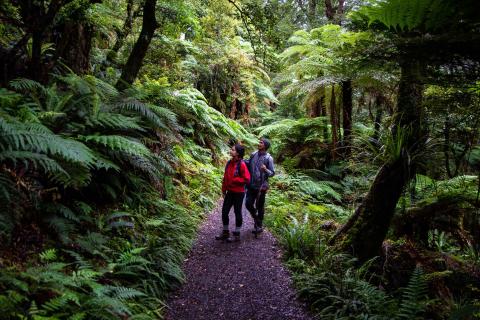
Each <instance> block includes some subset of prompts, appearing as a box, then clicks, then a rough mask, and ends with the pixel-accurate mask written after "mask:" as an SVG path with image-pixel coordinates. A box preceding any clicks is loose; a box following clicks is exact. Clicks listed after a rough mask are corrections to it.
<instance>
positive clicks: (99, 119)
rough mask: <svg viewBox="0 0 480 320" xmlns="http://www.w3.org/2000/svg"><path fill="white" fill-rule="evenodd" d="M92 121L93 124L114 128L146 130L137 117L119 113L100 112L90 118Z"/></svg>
mask: <svg viewBox="0 0 480 320" xmlns="http://www.w3.org/2000/svg"><path fill="white" fill-rule="evenodd" d="M90 123H91V125H92V126H100V127H103V128H108V129H112V130H136V131H140V132H142V131H146V130H145V129H144V128H142V127H141V126H140V125H139V124H138V119H137V118H133V117H128V116H124V115H122V114H118V113H107V112H99V113H98V115H97V116H95V117H93V118H92V119H90Z"/></svg>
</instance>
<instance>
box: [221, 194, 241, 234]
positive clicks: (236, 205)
mask: <svg viewBox="0 0 480 320" xmlns="http://www.w3.org/2000/svg"><path fill="white" fill-rule="evenodd" d="M244 195H245V192H230V191H227V195H226V196H225V199H223V207H222V223H223V225H224V226H228V223H229V219H228V214H229V213H230V209H231V208H232V206H233V211H234V212H235V226H236V227H237V228H239V227H241V226H242V222H243V219H242V204H243V196H244Z"/></svg>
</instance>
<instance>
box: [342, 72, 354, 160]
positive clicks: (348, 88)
mask: <svg viewBox="0 0 480 320" xmlns="http://www.w3.org/2000/svg"><path fill="white" fill-rule="evenodd" d="M352 100H353V97H352V81H351V80H345V81H342V104H343V110H342V112H343V123H342V124H343V143H342V145H343V148H344V155H345V157H348V156H349V155H350V152H351V147H352V141H351V140H352V106H353V102H352Z"/></svg>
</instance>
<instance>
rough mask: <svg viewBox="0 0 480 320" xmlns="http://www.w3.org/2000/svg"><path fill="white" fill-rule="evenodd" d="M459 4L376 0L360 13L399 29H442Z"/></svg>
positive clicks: (447, 0) (444, 0) (431, 0)
mask: <svg viewBox="0 0 480 320" xmlns="http://www.w3.org/2000/svg"><path fill="white" fill-rule="evenodd" d="M457 6H458V4H457V3H455V1H451V0H388V1H386V0H375V1H373V2H372V3H371V4H370V5H368V6H364V7H361V8H360V9H359V11H358V13H359V14H361V15H364V16H366V17H367V18H368V20H369V22H370V23H373V22H380V23H382V24H383V25H385V26H386V27H387V28H393V29H396V30H398V31H409V30H424V31H428V30H432V31H435V30H437V29H440V28H442V27H444V26H446V25H448V24H449V23H451V17H452V16H453V15H454V14H455V10H457V9H458V8H457Z"/></svg>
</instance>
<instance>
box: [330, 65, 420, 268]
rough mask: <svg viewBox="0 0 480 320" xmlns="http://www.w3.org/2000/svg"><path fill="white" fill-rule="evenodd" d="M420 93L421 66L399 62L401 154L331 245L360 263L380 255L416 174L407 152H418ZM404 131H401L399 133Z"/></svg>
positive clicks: (397, 119)
mask: <svg viewBox="0 0 480 320" xmlns="http://www.w3.org/2000/svg"><path fill="white" fill-rule="evenodd" d="M422 91H423V85H422V84H421V83H420V63H419V61H414V60H413V59H405V60H404V61H402V62H401V78H400V86H399V92H398V103H397V114H396V117H395V118H394V123H395V124H396V126H397V127H396V128H394V130H392V135H394V136H396V138H395V139H394V141H395V140H397V139H401V138H400V136H401V135H400V133H403V134H406V137H405V138H404V139H403V140H402V141H403V148H402V152H401V153H400V154H399V155H398V156H397V157H393V156H392V157H391V160H390V161H389V162H387V163H386V164H384V165H383V166H382V167H381V168H380V170H379V172H378V173H377V176H376V177H375V181H374V182H373V184H372V186H371V187H370V190H369V192H368V194H367V196H366V197H365V199H364V200H363V202H362V204H361V205H360V206H359V207H358V208H357V210H356V211H355V213H354V215H353V216H352V217H351V218H350V219H349V221H348V222H347V223H346V224H345V225H344V226H343V227H342V228H341V229H340V230H339V231H338V232H337V233H336V234H335V236H334V237H333V238H332V240H331V242H335V244H336V247H337V249H339V250H341V251H345V252H349V253H351V254H353V255H355V256H356V257H357V258H359V260H360V261H365V260H368V259H369V258H372V257H374V256H376V255H378V254H379V252H380V249H381V246H382V243H383V240H384V239H385V236H386V234H387V232H388V229H389V227H390V223H391V220H392V217H393V213H394V210H395V206H396V204H397V202H398V199H399V198H400V196H401V194H402V191H403V189H404V187H405V186H406V184H407V183H408V182H409V181H410V179H411V177H412V176H413V175H414V174H415V165H414V164H412V163H411V156H410V154H409V153H412V152H415V149H417V150H421V148H422V146H423V143H422V141H424V140H423V138H424V137H422V130H423V127H422V107H421V101H422ZM401 131H403V132H401Z"/></svg>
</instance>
